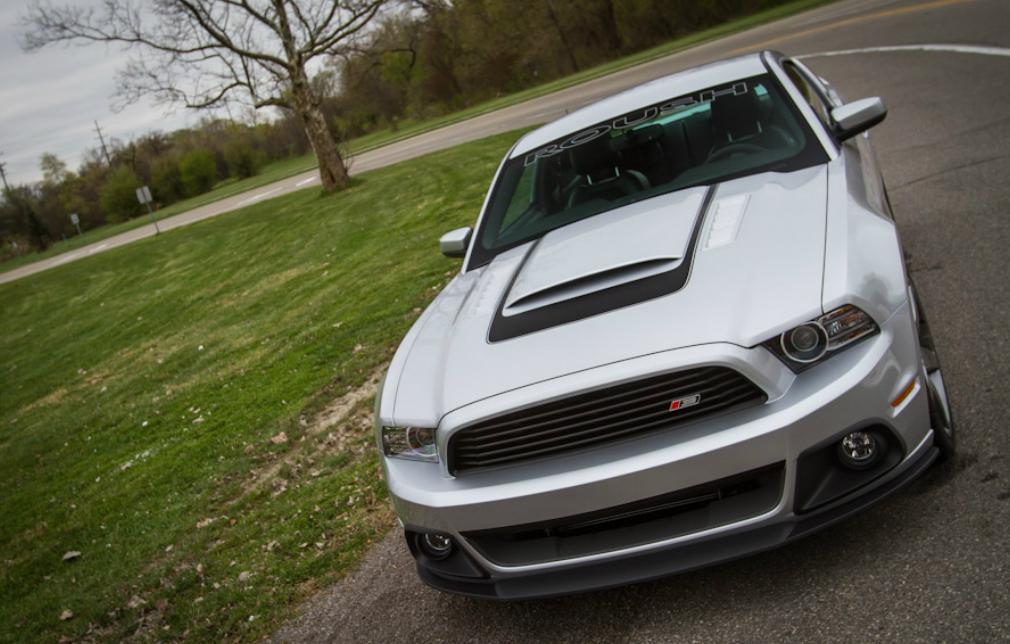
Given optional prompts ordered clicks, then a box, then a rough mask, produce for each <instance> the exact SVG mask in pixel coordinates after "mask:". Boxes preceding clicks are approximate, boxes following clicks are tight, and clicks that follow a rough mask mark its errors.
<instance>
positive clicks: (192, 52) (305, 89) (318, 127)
mask: <svg viewBox="0 0 1010 644" xmlns="http://www.w3.org/2000/svg"><path fill="white" fill-rule="evenodd" d="M389 1H390V0H148V2H142V1H141V0H102V2H101V4H100V5H98V6H97V7H79V6H55V5H53V4H51V3H50V2H48V1H46V0H36V1H35V2H33V3H32V4H31V5H29V8H28V12H27V14H26V15H25V17H24V18H23V19H22V24H23V25H24V26H25V27H26V32H25V35H24V37H23V39H22V46H23V47H24V48H25V49H27V50H34V49H39V48H41V47H45V46H46V45H50V44H53V43H69V42H75V41H77V42H104V43H120V44H123V45H126V46H127V47H130V48H133V49H135V50H136V56H134V57H132V58H131V59H130V61H129V63H128V64H127V65H126V67H125V68H124V69H123V70H121V71H120V74H119V88H118V90H117V98H118V100H120V101H121V102H123V103H127V102H133V101H136V100H137V99H138V98H140V97H141V96H154V97H155V98H157V99H159V100H161V101H165V102H173V103H177V104H178V103H181V104H183V105H185V106H186V107H191V108H197V109H200V108H210V107H215V106H221V105H227V104H229V103H242V104H245V105H251V106H253V107H255V108H263V107H282V108H287V109H290V110H291V111H292V112H293V113H294V114H296V115H297V116H298V118H299V120H300V121H301V123H302V125H303V127H304V128H305V133H306V135H307V136H308V139H309V141H310V142H311V144H312V148H313V150H315V153H316V158H317V159H318V160H319V175H320V179H321V180H322V184H323V187H324V189H326V190H327V191H333V190H336V189H339V188H342V187H344V186H346V185H347V181H348V177H347V168H346V166H345V163H344V160H343V159H342V158H341V155H340V152H339V150H338V149H337V145H336V141H335V140H334V138H333V134H332V133H331V131H330V129H329V127H328V126H327V124H326V119H325V117H324V115H323V111H322V109H321V108H320V96H319V95H318V94H317V92H316V91H315V89H314V88H313V84H312V83H311V82H310V79H309V66H310V63H311V62H312V61H313V60H315V59H317V58H319V57H322V56H326V55H333V54H339V53H340V51H341V50H342V49H343V48H346V47H350V46H353V45H354V43H355V41H356V40H358V39H359V38H361V37H362V35H363V33H364V30H365V28H366V27H367V26H368V24H369V22H371V21H372V19H373V18H375V17H376V16H377V15H378V14H379V12H380V11H381V10H382V8H383V6H384V5H386V4H387V2H389Z"/></svg>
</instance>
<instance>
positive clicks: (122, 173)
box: [99, 166, 142, 222]
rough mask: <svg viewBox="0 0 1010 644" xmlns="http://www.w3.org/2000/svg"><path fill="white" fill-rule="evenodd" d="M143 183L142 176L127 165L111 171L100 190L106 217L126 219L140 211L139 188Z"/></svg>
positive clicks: (116, 219) (115, 219)
mask: <svg viewBox="0 0 1010 644" xmlns="http://www.w3.org/2000/svg"><path fill="white" fill-rule="evenodd" d="M141 185H142V183H141V181H140V177H138V176H137V175H136V174H135V173H134V172H133V170H131V169H130V168H128V167H126V166H119V167H118V168H115V169H114V170H112V171H111V172H110V173H109V176H108V177H107V178H106V179H105V183H103V184H102V189H101V191H100V192H99V200H100V201H101V204H102V210H103V211H105V219H106V220H107V221H110V222H116V221H126V220H127V219H129V218H130V217H134V216H136V215H137V214H138V213H140V203H139V202H138V201H137V188H139V187H140V186H141Z"/></svg>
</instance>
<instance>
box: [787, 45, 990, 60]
mask: <svg viewBox="0 0 1010 644" xmlns="http://www.w3.org/2000/svg"><path fill="white" fill-rule="evenodd" d="M888 51H945V52H954V53H957V54H979V55H982V56H1005V57H1008V58H1010V48H1007V47H980V46H977V45H892V46H888V47H863V48H862V49H840V50H838V51H822V52H819V53H816V54H805V55H803V56H796V58H820V57H822V56H848V55H850V54H872V53H875V52H888Z"/></svg>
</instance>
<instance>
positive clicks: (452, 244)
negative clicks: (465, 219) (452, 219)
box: [438, 226, 473, 257]
mask: <svg viewBox="0 0 1010 644" xmlns="http://www.w3.org/2000/svg"><path fill="white" fill-rule="evenodd" d="M472 235H473V228H470V227H469V226H467V227H466V228H457V229H456V230H450V231H449V232H447V233H446V234H444V235H442V237H441V238H440V239H439V240H438V248H439V250H441V251H442V254H443V255H445V256H446V257H465V256H466V249H467V248H469V247H470V237H471V236H472Z"/></svg>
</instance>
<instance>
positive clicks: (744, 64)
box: [511, 52, 768, 158]
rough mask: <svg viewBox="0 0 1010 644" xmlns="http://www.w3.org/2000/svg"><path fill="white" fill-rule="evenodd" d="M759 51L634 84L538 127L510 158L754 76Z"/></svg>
mask: <svg viewBox="0 0 1010 644" xmlns="http://www.w3.org/2000/svg"><path fill="white" fill-rule="evenodd" d="M761 56H762V54H761V53H760V52H759V53H754V54H747V55H745V56H739V57H737V58H729V59H726V60H720V61H717V62H714V63H709V64H707V65H702V66H700V67H692V68H691V69H687V70H684V71H682V72H677V73H676V74H670V75H669V76H663V77H662V78H657V79H656V80H653V81H649V82H648V83H644V84H642V85H638V86H637V87H632V88H631V89H627V90H625V91H623V92H619V93H617V94H614V95H613V96H609V97H607V98H605V99H603V100H600V101H597V102H595V103H591V104H589V105H587V106H586V107H583V108H580V109H578V110H576V111H574V112H572V113H570V114H567V115H565V116H563V117H561V118H559V119H558V120H556V121H553V122H551V123H548V124H547V125H544V126H543V127H540V128H537V129H536V130H533V131H532V132H530V133H528V134H527V135H526V136H524V137H523V138H521V139H519V141H518V143H516V145H515V147H514V148H513V149H512V154H511V158H515V157H517V156H519V155H521V154H525V153H526V152H529V151H530V150H533V149H536V148H539V147H541V146H543V145H546V144H547V143H550V142H551V141H554V140H556V139H560V138H561V137H563V136H565V135H568V134H573V133H575V132H580V131H582V130H584V129H586V128H588V127H591V126H593V125H596V124H597V123H601V122H603V121H606V120H607V119H609V118H614V117H617V116H621V115H622V114H627V113H628V112H631V111H632V110H634V109H636V108H639V107H645V106H647V105H654V104H656V103H659V102H660V101H663V100H666V99H669V98H674V97H677V96H683V95H685V94H690V93H691V92H693V91H697V90H700V89H704V88H706V87H712V86H713V85H720V84H722V83H728V82H730V81H733V80H736V79H738V78H747V77H749V76H756V75H758V74H763V73H765V72H767V71H768V68H767V67H765V64H764V61H763V60H762V58H761Z"/></svg>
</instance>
